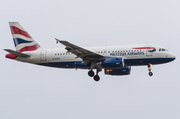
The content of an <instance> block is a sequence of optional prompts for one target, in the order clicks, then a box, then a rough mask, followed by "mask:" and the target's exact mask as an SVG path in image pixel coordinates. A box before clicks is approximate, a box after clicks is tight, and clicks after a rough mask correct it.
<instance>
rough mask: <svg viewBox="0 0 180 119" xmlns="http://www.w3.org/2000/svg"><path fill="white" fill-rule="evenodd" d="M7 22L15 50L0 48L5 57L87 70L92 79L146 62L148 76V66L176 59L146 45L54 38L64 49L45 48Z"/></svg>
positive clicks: (169, 54)
mask: <svg viewBox="0 0 180 119" xmlns="http://www.w3.org/2000/svg"><path fill="white" fill-rule="evenodd" d="M9 25H10V29H11V33H12V37H13V41H14V45H15V48H16V51H14V50H11V49H4V50H5V51H7V52H9V54H6V56H5V57H6V58H9V59H12V60H17V61H21V62H27V63H31V64H36V65H41V66H48V67H55V68H74V69H88V70H89V71H88V75H89V76H90V77H93V79H94V80H95V81H99V80H100V77H99V75H98V73H99V72H100V71H102V70H103V69H104V73H105V74H106V75H112V76H122V75H129V74H130V72H131V66H143V65H146V66H147V67H148V70H149V76H152V75H153V73H152V71H151V69H152V68H151V67H152V65H156V64H163V63H167V62H171V61H173V60H175V58H176V56H175V55H174V54H173V53H171V52H169V51H168V50H167V49H165V48H164V47H161V46H158V45H150V44H145V45H122V46H101V47H85V48H83V47H80V46H77V45H75V44H72V43H70V42H68V41H65V40H59V39H57V38H55V39H56V42H57V43H61V44H63V45H64V46H65V48H56V49H46V48H42V47H41V46H40V45H39V44H38V43H37V42H36V41H35V40H34V39H33V38H32V37H31V36H30V35H29V33H28V32H27V31H26V30H25V29H24V28H23V27H22V26H21V25H20V24H19V23H18V22H9ZM93 70H96V74H95V73H94V71H93Z"/></svg>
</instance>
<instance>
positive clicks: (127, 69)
mask: <svg viewBox="0 0 180 119" xmlns="http://www.w3.org/2000/svg"><path fill="white" fill-rule="evenodd" d="M130 72H131V67H130V66H125V67H123V68H118V69H104V73H105V74H106V75H129V74H130Z"/></svg>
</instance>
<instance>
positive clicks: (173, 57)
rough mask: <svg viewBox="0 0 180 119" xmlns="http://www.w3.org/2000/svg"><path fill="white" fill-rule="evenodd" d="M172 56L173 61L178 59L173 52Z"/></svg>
mask: <svg viewBox="0 0 180 119" xmlns="http://www.w3.org/2000/svg"><path fill="white" fill-rule="evenodd" d="M170 58H172V61H173V60H175V59H176V56H175V55H174V54H173V53H171V55H170Z"/></svg>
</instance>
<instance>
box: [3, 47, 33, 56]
mask: <svg viewBox="0 0 180 119" xmlns="http://www.w3.org/2000/svg"><path fill="white" fill-rule="evenodd" d="M4 50H5V51H7V52H9V53H11V54H13V55H15V56H18V57H23V58H27V57H30V55H27V54H24V53H20V52H17V51H14V50H10V49H4Z"/></svg>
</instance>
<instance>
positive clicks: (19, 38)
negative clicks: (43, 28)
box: [9, 22, 40, 52]
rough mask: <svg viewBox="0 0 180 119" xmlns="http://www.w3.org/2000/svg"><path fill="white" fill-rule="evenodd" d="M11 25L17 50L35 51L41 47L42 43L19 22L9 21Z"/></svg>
mask: <svg viewBox="0 0 180 119" xmlns="http://www.w3.org/2000/svg"><path fill="white" fill-rule="evenodd" d="M9 26H10V29H11V33H12V37H13V41H14V45H15V47H16V51H17V52H24V51H34V50H37V49H38V48H40V45H39V44H38V43H36V42H35V41H34V39H33V38H32V37H31V36H30V35H29V34H28V32H27V31H26V30H25V29H24V28H23V27H22V26H21V25H20V24H19V23H18V22H9Z"/></svg>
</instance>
